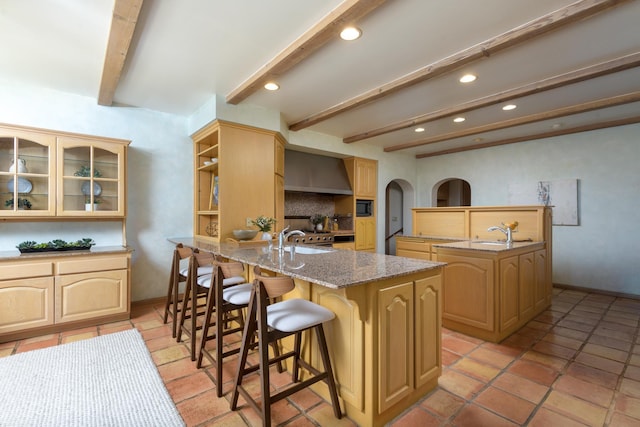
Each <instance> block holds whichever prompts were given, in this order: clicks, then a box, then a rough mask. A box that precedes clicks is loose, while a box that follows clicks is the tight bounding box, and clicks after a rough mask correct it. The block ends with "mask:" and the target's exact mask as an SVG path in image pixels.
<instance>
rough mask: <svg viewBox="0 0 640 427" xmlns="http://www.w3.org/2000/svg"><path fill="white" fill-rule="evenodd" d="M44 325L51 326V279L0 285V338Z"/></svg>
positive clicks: (17, 281)
mask: <svg viewBox="0 0 640 427" xmlns="http://www.w3.org/2000/svg"><path fill="white" fill-rule="evenodd" d="M47 325H53V278H52V277H39V278H34V279H28V280H7V281H2V282H0V335H1V334H5V333H9V332H15V331H20V330H23V329H29V328H38V327H42V326H47ZM0 342H1V341H0Z"/></svg>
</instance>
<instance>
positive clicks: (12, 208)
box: [0, 137, 53, 215]
mask: <svg viewBox="0 0 640 427" xmlns="http://www.w3.org/2000/svg"><path fill="white" fill-rule="evenodd" d="M49 154H50V147H49V146H48V145H45V144H41V143H39V142H36V141H31V140H29V139H24V138H18V137H14V138H11V137H2V138H0V201H1V203H2V205H1V206H0V208H3V209H4V210H5V212H3V213H5V214H7V213H8V214H10V213H11V212H14V213H17V212H18V211H32V212H35V214H38V212H40V213H39V214H40V215H41V214H42V213H43V212H44V213H47V212H51V211H52V210H53V206H52V203H51V198H50V188H51V181H50V179H51V178H50V176H49V171H50V159H49ZM24 213H25V214H26V213H27V212H24Z"/></svg>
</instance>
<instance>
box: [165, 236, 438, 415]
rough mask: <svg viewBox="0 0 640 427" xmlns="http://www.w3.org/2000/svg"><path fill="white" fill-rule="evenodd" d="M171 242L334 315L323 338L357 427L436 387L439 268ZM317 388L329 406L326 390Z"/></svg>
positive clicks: (312, 346) (372, 256)
mask: <svg viewBox="0 0 640 427" xmlns="http://www.w3.org/2000/svg"><path fill="white" fill-rule="evenodd" d="M169 241H171V242H172V243H175V244H177V243H182V244H183V245H185V246H188V247H193V248H198V249H199V250H201V251H210V252H213V253H216V254H220V255H221V256H222V257H225V258H228V259H230V260H234V261H240V262H242V263H244V264H246V265H247V266H249V267H250V268H247V271H248V272H249V275H250V277H249V278H251V276H252V275H251V271H252V267H253V266H255V265H258V266H260V268H262V269H263V270H267V271H270V272H273V273H276V274H282V275H288V276H291V277H293V278H294V280H295V282H296V289H295V290H294V291H293V292H291V293H290V294H289V295H287V297H291V298H292V297H298V298H305V299H308V300H310V301H313V302H316V303H318V304H320V305H322V306H324V307H327V308H328V309H330V310H331V311H333V312H334V313H335V314H336V317H335V319H334V320H332V321H331V322H330V323H329V325H327V327H326V329H325V332H326V334H327V341H328V345H329V352H330V354H331V360H332V364H333V369H334V373H335V376H336V384H337V386H338V391H339V395H340V399H341V406H342V408H343V410H346V414H347V416H349V418H351V419H352V420H354V421H355V422H357V423H358V424H359V425H360V426H376V427H377V426H382V425H384V424H385V423H387V422H388V421H390V420H391V419H393V418H394V417H396V416H397V415H399V414H400V413H402V412H403V411H404V410H406V409H407V408H408V407H410V406H411V405H412V404H414V403H415V402H417V401H418V400H420V399H421V398H422V397H424V395H425V394H427V393H428V392H429V391H430V390H432V389H433V388H435V387H436V386H437V384H438V377H439V376H440V373H441V370H442V363H441V342H440V340H441V318H442V312H441V307H442V304H441V299H442V298H441V289H442V268H443V266H444V264H443V263H439V262H430V261H421V260H413V259H408V258H403V257H395V256H387V255H380V254H376V253H369V252H358V251H348V250H339V249H330V248H325V247H323V248H316V247H311V246H301V247H299V248H298V251H297V253H295V254H293V255H292V254H291V252H284V253H280V252H278V251H277V250H274V249H272V248H269V247H268V246H267V245H264V244H263V245H259V246H247V245H233V244H227V243H216V242H211V241H208V240H204V239H197V238H171V239H169ZM303 248H307V249H306V251H307V252H309V251H310V252H316V253H301V252H302V251H305V249H303ZM318 251H319V252H318ZM307 338H308V337H307ZM306 342H307V344H306V348H305V349H304V352H305V358H307V360H308V361H309V362H310V363H311V364H312V365H314V366H321V361H320V359H319V353H318V351H317V345H316V343H315V341H314V340H310V341H306ZM283 346H284V347H285V348H290V347H291V346H292V342H291V341H287V340H284V342H283ZM314 389H315V390H316V391H317V392H318V393H319V394H321V395H322V396H324V397H325V398H326V399H327V400H328V390H327V387H326V385H325V384H324V383H318V384H316V385H315V387H314Z"/></svg>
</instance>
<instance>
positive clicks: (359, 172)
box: [353, 157, 378, 199]
mask: <svg viewBox="0 0 640 427" xmlns="http://www.w3.org/2000/svg"><path fill="white" fill-rule="evenodd" d="M354 168H355V185H354V187H353V194H354V195H355V196H356V198H365V199H375V198H376V195H377V191H378V161H377V160H371V159H362V158H359V157H356V158H354Z"/></svg>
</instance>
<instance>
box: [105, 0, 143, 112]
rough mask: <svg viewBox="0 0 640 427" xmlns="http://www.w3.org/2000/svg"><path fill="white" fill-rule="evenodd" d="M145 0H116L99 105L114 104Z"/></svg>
mask: <svg viewBox="0 0 640 427" xmlns="http://www.w3.org/2000/svg"><path fill="white" fill-rule="evenodd" d="M143 1H144V0H115V3H114V5H113V18H112V20H111V29H110V31H109V40H108V42H107V51H106V54H105V58H104V66H103V68H102V80H101V81H100V92H99V93H98V104H99V105H107V106H109V105H111V104H113V96H114V94H115V92H116V88H117V87H118V81H119V80H120V75H121V74H122V68H123V67H124V62H125V60H126V59H127V53H128V51H129V46H130V45H131V39H132V38H133V32H134V31H135V29H136V24H137V22H138V15H139V14H140V9H141V8H142V2H143Z"/></svg>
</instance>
